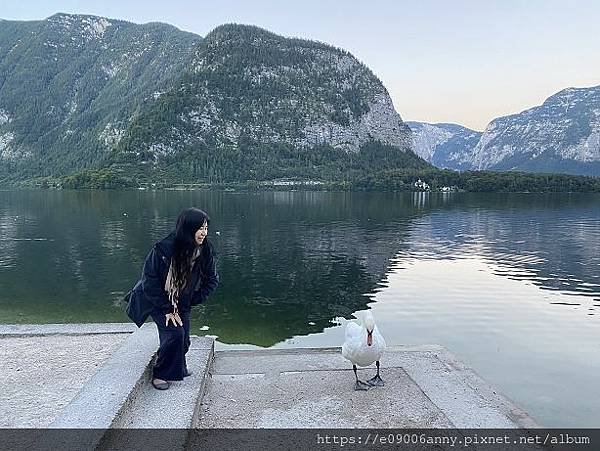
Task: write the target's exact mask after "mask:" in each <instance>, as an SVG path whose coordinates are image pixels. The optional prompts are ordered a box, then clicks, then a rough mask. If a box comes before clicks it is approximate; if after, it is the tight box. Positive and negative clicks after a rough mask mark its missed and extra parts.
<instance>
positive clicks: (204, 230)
mask: <svg viewBox="0 0 600 451" xmlns="http://www.w3.org/2000/svg"><path fill="white" fill-rule="evenodd" d="M206 235H208V224H207V223H206V222H205V223H204V224H202V227H200V228H199V229H198V230H196V234H195V235H194V238H195V239H196V244H197V245H198V246H200V245H201V244H202V243H203V242H204V238H206Z"/></svg>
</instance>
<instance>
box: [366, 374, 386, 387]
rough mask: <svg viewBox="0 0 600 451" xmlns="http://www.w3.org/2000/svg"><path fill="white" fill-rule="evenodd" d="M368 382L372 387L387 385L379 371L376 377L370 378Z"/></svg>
mask: <svg viewBox="0 0 600 451" xmlns="http://www.w3.org/2000/svg"><path fill="white" fill-rule="evenodd" d="M367 384H369V385H370V386H371V387H383V386H384V385H385V383H384V382H383V379H382V378H381V376H380V375H379V373H377V374H376V375H375V376H374V377H372V378H371V379H369V380H368V381H367Z"/></svg>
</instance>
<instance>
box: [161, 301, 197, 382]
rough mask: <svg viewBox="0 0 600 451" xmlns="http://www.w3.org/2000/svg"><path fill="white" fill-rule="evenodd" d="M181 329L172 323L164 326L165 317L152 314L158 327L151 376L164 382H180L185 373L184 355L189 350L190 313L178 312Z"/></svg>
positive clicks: (162, 314)
mask: <svg viewBox="0 0 600 451" xmlns="http://www.w3.org/2000/svg"><path fill="white" fill-rule="evenodd" d="M179 316H180V317H181V321H182V322H183V327H181V326H179V325H177V326H174V325H173V322H172V321H169V325H168V326H165V321H166V320H165V315H164V313H160V312H152V319H153V320H154V322H155V323H156V326H157V327H158V339H159V342H160V345H159V348H158V357H157V359H156V364H155V365H154V368H153V370H152V376H153V377H154V378H156V379H162V380H165V381H181V380H183V375H184V374H185V372H186V371H187V364H186V361H185V355H186V353H187V352H188V349H190V311H189V310H187V311H180V312H179Z"/></svg>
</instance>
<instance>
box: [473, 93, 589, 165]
mask: <svg viewBox="0 0 600 451" xmlns="http://www.w3.org/2000/svg"><path fill="white" fill-rule="evenodd" d="M472 164H473V168H476V169H493V170H524V171H532V172H565V173H572V174H586V175H600V86H596V87H592V88H568V89H565V90H563V91H560V92H558V93H557V94H555V95H553V96H551V97H549V98H548V99H547V100H546V101H545V102H544V103H543V104H542V105H540V106H537V107H534V108H531V109H528V110H526V111H523V112H522V113H519V114H514V115H510V116H505V117H501V118H498V119H494V120H493V121H492V122H490V124H489V125H488V126H487V128H486V129H485V131H484V133H483V135H482V136H481V139H480V141H479V143H478V144H477V146H476V147H475V149H474V152H473V158H472Z"/></svg>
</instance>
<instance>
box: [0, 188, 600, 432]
mask: <svg viewBox="0 0 600 451" xmlns="http://www.w3.org/2000/svg"><path fill="white" fill-rule="evenodd" d="M599 201H600V196H598V195H584V194H564V195H556V194H555V195H535V194H511V195H474V194H459V193H445V194H439V195H436V194H428V193H414V194H413V193H411V194H405V193H401V194H394V193H385V194H384V193H322V192H312V193H310V192H309V193H307V192H265V193H225V192H169V191H154V192H153V191H143V192H138V191H128V192H94V191H83V192H68V191H46V192H31V191H29V192H0V234H1V235H0V285H1V287H2V291H1V292H0V322H4V323H30V322H42V323H43V322H87V321H91V322H114V321H117V322H118V321H126V320H127V319H126V317H125V316H124V314H123V312H122V306H121V305H120V299H121V298H122V296H123V294H124V293H125V292H126V291H127V290H128V289H129V288H130V287H131V286H132V285H133V283H134V282H135V280H136V279H137V278H138V276H139V274H140V271H141V268H142V264H143V261H144V258H145V256H146V254H147V252H148V250H149V249H150V247H151V245H152V243H153V242H155V241H156V240H158V239H160V238H162V237H163V236H165V235H166V234H168V233H169V231H170V230H171V228H172V226H173V223H174V221H175V218H176V217H177V214H178V213H179V211H180V210H181V209H182V208H185V207H188V206H190V205H195V206H198V207H200V208H204V209H206V210H207V211H208V213H209V214H210V216H211V218H212V222H211V225H210V231H209V237H210V239H211V240H213V242H214V243H215V245H216V247H217V250H218V253H219V263H218V266H219V273H220V276H221V286H220V288H219V290H218V291H217V292H216V293H215V295H214V296H212V298H211V299H210V302H208V303H207V304H206V305H203V306H201V307H200V308H198V309H197V310H196V311H195V312H194V317H193V331H194V332H195V333H198V334H206V333H208V334H211V335H214V336H217V337H218V340H219V344H218V345H219V346H220V347H226V346H236V347H240V346H306V345H311V346H335V345H340V344H341V342H342V340H343V324H344V322H345V319H344V318H346V319H347V318H351V317H352V314H353V313H355V312H357V311H360V310H365V309H367V308H373V309H374V310H375V312H376V315H377V316H376V318H378V320H379V321H380V324H381V329H382V331H384V332H385V333H386V339H387V341H388V343H390V344H404V343H439V344H442V345H445V346H448V347H449V348H450V349H451V350H452V351H453V352H455V353H456V354H458V355H459V356H460V357H461V358H464V360H465V361H467V362H468V363H469V364H471V365H472V366H474V367H475V368H476V369H477V370H478V371H479V372H480V373H482V374H483V375H485V377H486V378H488V379H490V380H491V381H492V382H493V383H495V384H496V385H498V386H500V387H501V388H502V389H503V391H505V392H506V393H507V394H509V395H510V396H512V397H513V398H514V399H515V400H516V401H517V402H518V403H520V404H522V405H523V406H525V407H526V408H527V410H529V411H530V412H531V413H533V414H534V416H535V417H536V418H538V420H539V421H540V422H543V423H544V424H548V425H564V424H567V423H568V424H570V425H574V426H581V425H584V424H585V425H590V426H591V425H595V426H597V425H598V418H600V407H593V406H599V405H600V403H599V402H597V401H598V399H597V397H596V398H594V396H591V395H590V394H589V392H590V390H586V389H584V388H583V387H586V384H588V383H589V382H590V380H591V378H593V377H594V376H595V375H596V374H597V372H596V370H597V369H598V365H599V358H598V355H599V354H598V350H599V349H598V347H599V345H598V344H597V343H600V340H598V338H599V335H600V332H599V331H598V327H599V326H598V316H599V315H597V312H598V308H600V271H599V268H600V202H599ZM215 232H219V233H218V234H217V233H215ZM340 323H341V324H342V325H341V326H340V325H339V324H340ZM561 362H562V363H561ZM590 368H591V369H590ZM516 369H518V371H515V370H516ZM575 373H576V374H575ZM569 377H570V378H571V379H570V380H571V381H573V382H569V383H567V384H565V382H566V380H567V378H569ZM532 380H535V381H536V385H535V386H534V387H532V386H531V381H532ZM570 384H576V386H572V385H570ZM565 385H567V386H568V387H565ZM569 387H571V388H569ZM588 387H589V386H588ZM557 391H560V395H559V394H557V393H556V392H557ZM528 393H529V394H528ZM594 393H597V390H596V391H595V392H594ZM567 394H568V395H569V396H570V397H571V399H572V400H571V401H570V402H569V401H568V400H567V399H566V397H567ZM576 403H579V406H580V408H579V410H578V409H576V408H575V407H574V406H576V405H577V404H576ZM556 406H559V407H560V409H557V407H556ZM561 409H562V410H561ZM584 413H585V415H584ZM542 420H543V421H542Z"/></svg>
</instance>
